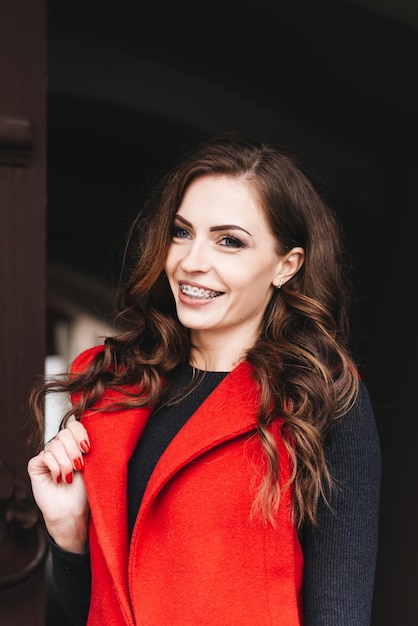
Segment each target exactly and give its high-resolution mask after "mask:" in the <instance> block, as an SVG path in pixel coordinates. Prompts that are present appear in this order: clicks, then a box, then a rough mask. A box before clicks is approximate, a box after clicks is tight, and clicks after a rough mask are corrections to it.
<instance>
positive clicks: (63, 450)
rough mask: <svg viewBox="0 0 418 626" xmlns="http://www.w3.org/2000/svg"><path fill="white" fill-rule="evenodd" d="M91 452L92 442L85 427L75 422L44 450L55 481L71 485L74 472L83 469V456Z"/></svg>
mask: <svg viewBox="0 0 418 626" xmlns="http://www.w3.org/2000/svg"><path fill="white" fill-rule="evenodd" d="M89 450H90V440H89V437H88V434H87V431H86V429H85V428H84V426H83V425H82V424H80V422H78V421H75V420H74V421H71V422H69V424H68V425H67V427H66V428H64V429H63V430H60V431H59V432H58V433H57V435H56V436H55V437H54V439H52V440H51V441H49V442H48V443H47V444H46V446H45V449H44V455H45V463H46V464H47V465H48V466H50V468H51V475H52V476H53V477H54V479H55V481H56V482H58V483H59V482H60V481H61V480H63V481H65V483H66V484H68V485H70V484H71V483H72V481H73V471H74V470H76V471H79V470H81V469H82V468H83V466H84V459H83V455H84V454H86V453H87V452H88V451H89ZM57 466H58V468H59V471H58V474H56V471H57Z"/></svg>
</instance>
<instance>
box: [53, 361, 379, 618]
mask: <svg viewBox="0 0 418 626" xmlns="http://www.w3.org/2000/svg"><path fill="white" fill-rule="evenodd" d="M191 371H192V368H190V367H189V366H187V367H185V368H183V369H182V370H181V371H180V372H179V375H178V377H177V379H176V384H177V388H178V389H179V390H181V389H182V388H184V387H185V386H186V385H187V383H188V381H189V380H190V376H191ZM225 375H226V373H223V372H207V373H206V374H205V376H204V377H203V378H202V381H201V382H200V385H199V386H198V387H197V389H196V390H195V391H194V392H193V393H191V394H189V395H187V396H186V397H185V398H184V399H182V401H181V402H179V403H177V404H173V405H172V406H169V407H163V408H160V409H158V410H156V411H154V412H153V414H152V415H151V417H150V419H149V421H148V424H147V426H146V428H145V430H144V433H143V435H142V436H141V438H140V440H139V442H138V445H137V448H136V450H135V452H134V454H133V455H132V458H131V460H130V462H129V467H128V493H127V498H128V523H129V531H130V533H132V528H133V525H134V522H135V518H136V515H137V512H138V508H139V506H140V503H141V500H142V496H143V493H144V490H145V488H146V485H147V482H148V479H149V477H150V475H151V473H152V471H153V469H154V467H155V465H156V463H157V462H158V459H159V458H160V456H161V454H162V453H163V452H164V450H165V448H166V447H167V445H168V444H169V443H170V441H171V440H172V439H173V437H174V436H175V435H176V433H177V432H178V431H179V430H180V428H181V427H182V426H183V425H184V424H185V423H186V421H187V420H188V419H189V417H190V416H191V415H193V413H194V412H195V411H196V409H197V408H198V407H199V406H200V405H201V404H202V402H203V401H204V400H205V398H206V397H207V396H208V395H209V394H210V393H211V392H212V391H213V390H214V389H215V387H216V386H217V385H218V384H219V382H220V381H221V380H222V379H223V378H224V376H225ZM325 452H326V459H327V463H328V465H329V468H330V470H331V473H332V476H333V477H334V480H335V481H336V483H337V484H338V485H339V486H338V487H337V488H336V489H335V490H334V491H333V494H332V498H331V501H330V504H331V509H332V510H330V508H329V507H328V506H327V505H326V504H325V503H324V502H323V501H321V502H320V504H319V510H318V525H317V527H316V528H313V527H312V526H311V525H310V524H305V526H304V527H303V528H302V530H301V531H300V534H299V536H300V540H301V545H302V550H303V554H304V559H305V562H304V587H303V593H304V598H303V604H304V613H305V626H369V624H370V619H371V604H372V595H373V583H374V572H375V563H376V550H377V528H378V507H379V493H380V474H381V457H380V446H379V440H378V435H377V431H376V425H375V421H374V416H373V411H372V407H371V403H370V399H369V396H368V392H367V389H366V386H365V384H364V383H363V382H361V383H360V391H359V396H358V398H357V400H356V402H355V405H354V406H353V407H352V409H351V410H350V411H349V413H347V414H346V415H345V416H344V417H342V418H340V419H338V420H337V421H336V422H335V425H334V428H333V429H332V431H331V434H330V435H329V437H328V439H327V443H326V450H325ZM50 543H51V553H52V561H53V576H54V580H55V584H56V588H57V592H58V594H59V596H60V599H61V602H62V605H63V607H64V609H65V611H66V612H67V613H68V614H69V616H70V617H71V618H72V620H73V622H74V624H75V625H76V626H84V625H85V624H86V621H87V614H88V608H89V601H90V588H91V573H90V560H89V554H88V553H87V554H84V555H79V554H72V553H68V552H66V551H64V550H61V549H60V548H58V547H57V546H56V544H54V542H53V541H52V540H50Z"/></svg>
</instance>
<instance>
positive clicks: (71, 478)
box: [65, 472, 73, 485]
mask: <svg viewBox="0 0 418 626" xmlns="http://www.w3.org/2000/svg"><path fill="white" fill-rule="evenodd" d="M65 482H66V483H67V485H71V483H72V482H73V473H72V472H69V473H68V474H67V476H66V477H65Z"/></svg>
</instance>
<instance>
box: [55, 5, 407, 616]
mask: <svg viewBox="0 0 418 626" xmlns="http://www.w3.org/2000/svg"><path fill="white" fill-rule="evenodd" d="M47 8H48V16H47V30H48V46H47V47H48V50H47V53H48V81H47V189H48V194H47V195H48V199H47V217H48V230H47V238H48V302H49V310H50V313H51V316H54V315H56V314H57V312H58V313H59V311H60V309H62V310H64V309H66V308H68V307H71V306H73V305H76V306H77V307H80V308H83V309H85V310H86V311H89V312H93V313H94V314H96V315H98V316H99V317H103V318H105V319H106V318H107V317H108V314H109V312H110V310H111V304H110V303H111V296H112V293H113V290H114V287H115V284H116V282H117V279H118V274H119V270H120V256H121V250H122V247H123V243H124V237H125V233H126V231H127V228H128V226H129V223H130V220H131V219H132V218H133V217H134V215H135V214H136V212H137V211H138V210H139V208H140V206H141V203H142V201H143V198H144V196H145V194H146V192H147V190H148V189H149V186H150V185H151V184H152V182H153V181H154V180H155V178H156V177H157V176H158V175H159V174H160V173H161V172H163V171H165V170H166V168H167V167H168V166H170V165H171V164H172V163H173V162H174V161H175V160H176V158H177V157H178V156H179V155H180V154H181V153H182V152H183V151H184V149H185V148H187V147H188V146H190V145H192V144H194V143H195V142H196V141H198V140H200V139H203V138H206V137H209V136H211V135H213V134H217V133H220V132H224V131H231V130H238V131H243V132H245V133H247V134H250V135H253V136H256V137H258V138H262V139H265V140H267V141H275V142H279V143H280V144H281V145H282V146H283V147H284V148H288V149H290V150H291V151H292V152H294V153H296V154H297V155H298V156H299V157H300V158H302V160H304V161H305V163H307V164H308V165H309V166H310V168H311V170H312V172H313V173H314V174H315V176H316V177H317V178H318V180H319V182H320V184H321V185H323V186H324V188H325V189H326V190H327V194H328V197H329V199H330V201H331V203H332V204H333V206H334V207H335V208H336V210H337V211H338V213H339V215H340V217H341V220H342V223H343V227H344V231H345V233H346V240H347V244H348V247H349V249H350V250H351V252H352V254H353V262H354V285H355V294H354V295H355V298H356V299H355V303H356V304H355V309H354V310H353V345H354V348H355V351H356V354H357V357H358V361H359V366H360V371H361V374H362V376H363V378H364V379H365V380H366V382H367V384H368V386H369V390H370V393H371V396H372V400H373V403H374V406H375V413H376V420H377V424H378V429H379V433H380V437H381V444H382V456H383V486H382V507H381V523H380V540H379V556H378V567H377V573H376V593H375V602H374V614H373V625H374V626H416V625H417V624H418V604H417V596H418V576H417V560H418V559H417V557H418V550H417V547H418V539H417V528H418V515H417V498H416V496H417V481H416V457H417V455H416V439H417V420H416V414H417V411H416V402H415V393H414V392H415V387H416V366H415V360H416V356H415V355H416V349H417V331H416V313H415V310H416V309H415V307H416V305H415V291H416V286H417V261H416V249H417V244H416V235H415V230H416V225H415V222H416V208H417V202H418V188H417V169H418V149H417V148H418V142H417V139H418V72H417V61H418V30H417V27H418V10H417V5H416V3H415V2H396V0H394V1H393V2H386V3H385V2H380V3H379V2H378V1H377V0H375V2H371V1H370V2H367V3H365V2H343V1H340V0H333V1H324V0H320V1H317V2H315V1H313V0H311V1H308V0H306V1H297V0H296V1H293V2H278V1H276V2H273V1H267V0H261V1H258V2H252V3H247V4H245V3H243V2H234V1H231V2H228V1H226V0H224V1H223V2H220V1H219V0H212V1H211V2H210V3H199V2H165V3H163V2H159V1H158V0H155V1H154V2H140V1H134V0H131V1H129V0H119V1H117V2H116V1H114V2H109V1H102V2H95V1H90V2H88V1H87V0H84V1H83V2H81V1H80V0H73V1H72V2H71V3H67V2H49V3H48V6H47Z"/></svg>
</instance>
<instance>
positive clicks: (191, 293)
mask: <svg viewBox="0 0 418 626" xmlns="http://www.w3.org/2000/svg"><path fill="white" fill-rule="evenodd" d="M180 290H181V292H182V293H183V294H184V295H185V296H187V297H188V298H196V300H211V299H212V298H216V297H217V296H221V295H222V293H223V292H222V291H212V290H211V289H203V288H202V287H194V286H192V285H187V284H185V283H182V284H180Z"/></svg>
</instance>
